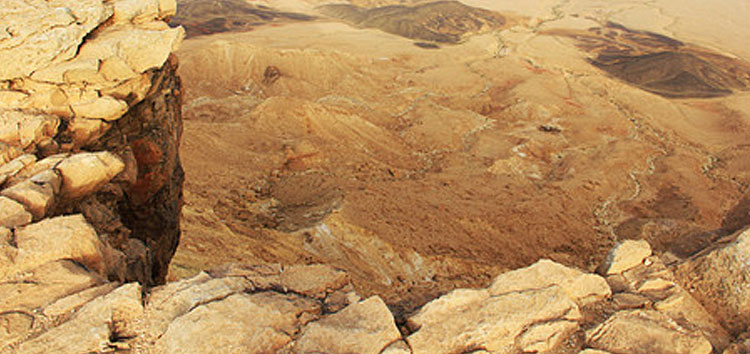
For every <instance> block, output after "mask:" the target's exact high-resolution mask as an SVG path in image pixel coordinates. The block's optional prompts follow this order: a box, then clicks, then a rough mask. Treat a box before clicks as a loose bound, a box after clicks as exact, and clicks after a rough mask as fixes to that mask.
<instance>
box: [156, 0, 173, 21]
mask: <svg viewBox="0 0 750 354" xmlns="http://www.w3.org/2000/svg"><path fill="white" fill-rule="evenodd" d="M159 12H160V13H159V17H160V18H166V17H169V16H174V15H175V14H176V13H177V1H176V0H159Z"/></svg>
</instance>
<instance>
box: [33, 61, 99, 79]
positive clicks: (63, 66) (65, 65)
mask: <svg viewBox="0 0 750 354" xmlns="http://www.w3.org/2000/svg"><path fill="white" fill-rule="evenodd" d="M98 69H99V61H98V60H96V59H76V60H71V61H66V62H62V63H57V64H53V65H50V66H48V67H46V68H43V69H39V70H37V71H36V72H34V74H32V75H31V78H32V79H33V80H36V81H43V82H48V83H54V84H63V83H65V82H67V81H68V80H66V79H65V74H66V73H67V72H69V71H73V70H84V71H94V72H96V71H97V70H98Z"/></svg>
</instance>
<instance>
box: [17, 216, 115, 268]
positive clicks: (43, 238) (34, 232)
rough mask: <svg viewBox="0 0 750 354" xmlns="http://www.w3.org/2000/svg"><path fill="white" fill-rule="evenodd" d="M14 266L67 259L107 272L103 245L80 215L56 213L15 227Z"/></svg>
mask: <svg viewBox="0 0 750 354" xmlns="http://www.w3.org/2000/svg"><path fill="white" fill-rule="evenodd" d="M16 246H17V248H18V255H17V256H16V259H15V262H16V270H17V271H24V270H27V269H32V268H35V267H37V266H39V265H42V264H44V263H47V262H51V261H55V260H60V259H68V260H73V261H76V262H78V263H80V264H82V265H83V266H85V267H86V268H87V269H89V270H91V271H94V272H96V273H98V274H101V275H105V276H106V274H107V269H106V266H107V260H106V259H105V256H106V254H107V250H106V247H107V246H105V245H104V244H103V243H102V241H101V240H99V237H98V236H97V235H96V231H94V229H93V228H92V227H91V225H89V224H88V223H87V222H86V220H85V219H84V218H83V215H80V214H77V215H70V216H58V217H55V218H51V219H45V220H42V221H40V222H38V223H36V224H31V225H28V226H25V227H22V228H20V229H18V230H16Z"/></svg>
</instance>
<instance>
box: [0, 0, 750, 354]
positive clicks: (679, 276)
mask: <svg viewBox="0 0 750 354" xmlns="http://www.w3.org/2000/svg"><path fill="white" fill-rule="evenodd" d="M174 10H175V3H174V1H173V0H150V1H142V0H84V1H77V2H73V1H64V0H52V1H42V0H21V1H18V0H13V1H11V0H0V19H2V21H7V23H5V22H4V23H3V25H4V26H5V28H6V31H5V33H4V34H0V59H2V60H3V61H4V63H7V65H4V66H3V67H2V68H0V105H1V107H0V351H2V352H18V353H49V352H53V353H82V352H85V353H89V352H116V351H124V352H127V351H129V352H135V353H175V352H180V353H182V352H184V353H206V352H220V353H224V352H227V353H229V352H248V353H268V352H281V353H321V352H325V353H351V352H355V353H374V354H377V353H466V352H493V353H515V352H527V353H537V352H578V351H581V352H582V353H654V352H659V353H712V352H717V353H718V352H722V351H724V352H725V353H728V354H734V353H746V352H748V350H750V340H749V339H748V338H750V331H749V328H748V326H749V325H750V323H748V318H750V313H748V309H750V292H749V291H748V289H750V273H749V272H748V269H750V264H749V263H748V254H750V249H749V248H748V244H749V242H750V231H747V230H746V231H740V232H738V233H737V234H735V235H733V236H731V237H730V238H728V239H727V240H726V242H725V243H723V244H719V245H717V246H716V247H715V248H712V249H709V250H706V251H704V252H702V253H699V254H697V255H695V256H694V257H692V258H690V259H688V260H686V261H684V262H682V263H679V264H676V265H675V266H674V267H672V268H669V267H667V266H666V265H665V264H664V262H663V261H662V260H661V258H660V257H658V256H656V255H654V254H653V252H652V250H651V247H650V246H649V244H648V243H647V242H645V241H625V242H622V243H620V244H618V245H616V246H615V247H614V248H613V249H612V251H611V252H610V254H609V256H608V257H607V258H606V260H605V262H604V264H603V265H602V266H601V267H600V268H599V270H600V271H599V273H600V275H597V274H591V273H587V272H584V271H581V270H578V269H575V268H571V267H567V266H564V265H562V264H559V263H556V262H553V261H550V260H546V259H545V260H540V261H538V262H537V263H535V264H533V265H531V266H529V267H526V268H523V269H518V270H514V271H510V272H506V273H503V274H500V275H498V276H497V277H496V278H495V279H494V280H493V281H492V283H491V284H490V286H489V287H487V288H484V289H457V290H454V291H451V292H449V293H447V294H444V295H443V296H441V297H439V298H437V299H434V300H433V301H431V302H429V303H428V304H426V305H425V306H423V307H422V308H421V309H418V310H416V311H415V312H414V313H411V314H407V315H406V316H405V317H404V318H403V320H404V321H403V322H402V321H401V318H399V321H398V323H397V320H396V319H395V318H394V316H393V314H392V312H391V311H390V309H389V308H388V305H386V303H385V302H384V301H383V300H382V299H381V298H380V297H378V296H372V297H369V298H367V299H363V298H361V297H360V296H359V295H358V294H357V293H356V291H355V288H354V286H353V284H352V282H351V279H350V277H349V275H348V274H347V273H346V272H344V271H341V270H338V269H335V268H333V267H331V266H327V265H298V266H282V265H278V264H264V265H239V264H229V265H226V266H223V267H221V268H219V269H214V270H212V271H209V272H201V273H200V274H198V275H196V276H194V277H192V278H189V279H184V280H181V281H177V282H173V283H169V284H161V285H160V283H163V282H164V279H165V275H166V267H167V265H168V263H169V260H170V258H171V257H172V254H173V252H174V250H175V247H176V245H177V243H178V240H179V232H180V231H179V222H178V221H179V213H180V208H181V185H182V179H183V174H182V169H181V167H180V161H179V152H178V145H179V141H180V135H181V129H182V127H181V116H180V104H181V102H180V100H181V92H180V81H179V78H178V77H176V75H175V70H176V66H177V62H176V60H175V59H174V58H173V57H171V56H170V52H171V51H172V50H173V49H174V48H175V46H177V45H178V44H179V42H180V40H181V38H182V36H183V32H182V31H181V29H179V28H176V29H173V28H169V27H168V26H167V25H166V23H165V22H164V21H163V20H164V19H165V18H166V17H168V16H170V15H171V14H173V13H174ZM269 124H272V123H269ZM322 249H324V248H322ZM673 271H674V273H673ZM154 285H160V286H155V287H154ZM686 289H688V290H686ZM694 296H695V297H694Z"/></svg>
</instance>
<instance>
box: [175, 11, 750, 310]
mask: <svg viewBox="0 0 750 354" xmlns="http://www.w3.org/2000/svg"><path fill="white" fill-rule="evenodd" d="M623 3H626V2H623ZM263 4H264V6H269V8H273V9H275V11H292V10H293V11H296V12H297V13H306V14H308V15H310V16H315V17H316V18H317V19H316V20H315V21H306V22H295V23H288V24H275V25H272V26H260V27H257V28H255V29H254V30H253V31H251V32H235V33H225V34H218V35H212V36H202V37H196V38H194V39H190V40H188V41H186V43H185V45H184V46H183V48H182V49H181V50H180V52H179V53H178V56H179V57H180V60H181V63H182V64H181V69H180V70H181V71H180V74H181V75H182V77H183V79H184V82H185V86H186V88H185V95H186V96H185V97H186V99H185V107H184V114H185V119H186V122H185V140H184V143H183V146H182V149H183V154H184V156H185V165H186V173H187V184H186V201H187V204H186V207H185V210H184V230H185V234H184V238H183V243H182V245H181V246H180V249H179V251H178V253H177V256H176V258H175V262H174V263H173V267H172V274H173V275H174V276H175V277H179V276H182V275H186V274H190V273H192V272H193V271H194V270H195V269H200V268H201V267H203V266H204V265H207V264H209V265H213V264H220V263H223V262H226V261H239V260H243V261H246V260H258V261H266V262H285V263H315V262H322V263H327V264H333V265H335V266H338V267H341V268H343V269H346V270H347V271H349V272H350V274H352V277H353V280H354V284H355V286H357V287H358V289H360V290H361V291H363V292H364V293H365V294H373V293H378V294H383V295H384V296H385V297H386V300H387V302H389V303H390V304H391V305H398V304H400V305H399V306H404V307H405V308H411V307H412V306H414V305H418V304H419V303H421V302H423V301H425V300H426V299H429V298H431V297H434V296H435V295H436V294H439V293H442V292H444V291H446V290H447V289H451V288H453V287H456V286H479V285H484V284H486V283H487V282H488V281H489V279H491V277H492V276H493V275H494V274H497V273H498V272H500V271H502V270H505V269H513V268H517V267H521V266H525V265H528V264H530V263H532V262H534V261H536V260H537V259H539V258H543V257H549V258H552V259H554V260H556V261H559V262H562V263H565V264H571V265H576V266H580V267H584V268H589V269H591V268H593V267H594V266H595V265H596V264H599V263H600V261H601V260H602V257H603V256H604V253H605V251H606V250H607V249H609V248H610V247H611V246H612V245H613V243H614V242H615V240H618V239H630V238H644V239H646V240H648V241H649V242H651V243H652V244H653V245H654V246H655V247H656V249H657V250H658V251H659V252H667V253H669V254H672V255H674V256H676V257H687V256H689V255H691V254H693V253H695V252H698V251H700V250H701V249H702V248H703V247H705V246H706V245H708V244H710V243H711V242H712V241H713V240H715V239H718V238H720V237H721V236H723V235H726V234H727V233H730V232H733V231H735V230H736V229H737V227H728V226H727V225H728V224H729V222H728V221H727V220H726V215H727V214H728V213H730V214H732V213H734V214H732V215H740V214H743V212H742V211H741V210H744V209H743V208H744V207H743V205H747V203H740V200H741V199H742V197H743V195H744V193H745V191H746V187H747V184H748V183H749V182H750V176H748V175H747V171H748V166H747V163H746V161H745V159H744V158H743V157H742V156H743V154H742V153H741V151H744V150H743V149H746V148H747V145H746V141H747V137H748V134H750V131H749V130H748V117H749V116H748V114H749V113H750V106H749V105H748V104H747V102H748V100H747V97H748V94H747V93H745V92H744V91H743V89H744V88H745V86H746V83H747V72H746V71H743V70H745V69H743V68H745V67H747V64H746V62H744V61H743V59H742V58H740V57H736V56H732V55H731V54H727V53H728V52H729V51H730V50H731V49H732V48H728V49H727V52H719V51H716V50H712V49H707V47H704V46H702V45H700V43H691V42H690V41H689V39H690V37H689V36H688V38H682V37H679V36H676V35H674V34H672V33H670V30H668V29H666V28H662V29H661V30H658V29H654V28H639V27H634V28H629V27H627V26H628V25H629V22H628V16H624V15H623V12H622V11H621V12H617V13H614V14H613V13H609V14H607V13H603V12H602V10H601V9H600V8H598V7H596V6H594V5H590V6H589V7H586V6H583V5H581V4H578V5H575V6H573V5H565V4H561V5H559V6H550V7H546V8H544V9H537V10H534V11H536V12H534V11H531V10H528V9H524V8H523V7H518V8H517V9H516V11H514V12H511V11H506V10H505V8H507V7H510V5H509V4H505V3H503V2H499V3H496V5H495V7H496V8H493V7H492V6H486V8H485V9H483V10H478V9H473V8H471V7H469V6H465V5H460V6H453V5H451V6H452V7H450V9H449V10H444V9H443V10H441V11H442V12H439V14H440V15H439V16H438V17H439V18H442V19H446V20H445V26H448V27H440V26H437V27H436V28H447V29H446V30H447V31H452V30H453V29H455V28H456V27H455V26H454V24H455V23H456V22H455V21H454V22H451V21H450V20H449V19H450V18H463V19H471V18H472V16H475V15H472V13H480V14H483V15H484V16H488V15H486V14H488V13H492V15H491V16H490V17H492V18H497V19H502V18H506V17H507V18H513V19H514V22H515V21H517V22H518V24H515V23H510V24H508V25H505V26H498V27H487V26H483V25H481V23H482V22H481V21H479V20H472V21H474V22H475V23H476V24H477V26H479V27H476V28H480V27H481V28H483V29H485V30H488V31H489V32H487V33H485V34H479V35H474V36H466V37H462V38H463V39H462V42H461V43H460V44H455V45H451V44H443V43H440V44H438V45H435V46H431V48H430V49H424V48H421V47H418V46H414V45H413V42H412V39H410V38H416V40H417V41H424V40H425V39H426V38H423V37H419V36H416V37H415V36H413V35H410V33H411V32H409V33H403V34H402V36H400V35H397V34H396V35H394V34H391V33H393V32H394V31H392V30H389V28H394V27H393V26H397V25H396V23H397V22H398V21H400V17H398V16H396V17H393V18H392V19H393V21H394V22H393V23H389V22H388V19H389V17H387V16H384V17H380V20H379V21H381V22H382V23H378V24H377V25H375V27H378V28H382V29H383V30H382V31H381V30H379V29H376V28H360V27H370V25H363V26H357V27H353V26H351V25H350V24H349V23H352V22H347V23H342V22H338V20H337V19H335V18H329V17H327V15H326V12H327V13H328V14H329V15H330V13H331V11H330V7H329V8H328V9H329V10H327V11H322V13H321V12H319V10H320V8H319V7H318V6H319V5H321V4H322V3H319V2H295V3H294V6H292V5H289V4H285V3H284V2H273V1H269V2H264V3H263ZM441 4H445V3H441ZM451 4H452V3H451ZM467 4H469V5H478V6H485V5H482V4H480V3H479V2H467ZM357 5H360V6H367V4H361V3H357ZM376 5H378V6H380V5H385V6H388V5H390V4H376ZM285 6H286V7H285ZM337 6H338V7H337V8H338V9H351V7H348V6H349V5H337ZM400 6H401V7H396V8H397V9H401V13H408V14H410V16H412V15H413V16H420V14H422V12H420V11H417V10H414V11H411V12H409V11H405V12H404V11H403V9H404V8H407V9H408V8H409V7H408V6H411V5H410V4H405V5H400ZM404 6H406V7H404ZM420 6H422V7H418V8H415V9H419V8H425V7H424V6H425V5H420ZM441 6H442V5H441ZM639 6H640V5H639ZM649 6H650V5H649ZM649 6H646V5H643V6H642V7H643V8H642V10H643V11H644V12H648V11H649V9H650V8H652V7H649ZM664 6H665V7H668V6H671V5H669V4H666V5H664ZM613 8H614V9H617V8H618V7H617V6H615V7H613ZM324 9H326V8H325V7H324ZM358 9H359V10H357V11H358V13H360V14H368V13H378V12H377V11H385V10H378V9H376V8H370V10H364V9H365V8H358ZM381 9H382V8H381ZM491 10H496V11H495V12H490V11H491ZM388 11H393V8H390V10H388ZM446 11H447V12H446ZM613 11H614V10H613ZM427 13H428V15H429V16H435V15H434V14H432V15H430V13H429V11H428V12H427ZM428 15H425V16H428ZM689 15H690V14H687V16H689ZM429 16H428V17H429ZM665 16H666V15H665ZM428 17H425V19H424V20H425V22H423V23H430V22H429V21H428V20H429V18H428ZM610 20H617V21H619V22H618V23H622V25H614V24H612V21H610ZM349 21H352V20H349ZM410 21H411V20H410ZM355 22H356V21H355ZM412 22H414V23H420V22H419V21H412ZM662 22H663V23H667V22H668V21H667V19H662ZM498 23H499V24H501V23H502V22H498ZM630 23H633V24H634V25H635V26H638V25H639V23H638V22H637V21H632V20H631V21H630ZM660 23H661V22H660ZM458 26H459V27H461V25H460V21H459V25H458ZM472 28H473V27H472ZM465 30H466V31H467V33H470V32H477V31H473V30H472V29H471V28H465ZM478 32H481V31H478ZM610 32H612V33H610ZM657 32H660V33H661V34H657ZM583 34H585V36H583ZM430 39H433V40H435V41H436V42H441V41H440V40H438V39H436V38H430ZM438 47H439V49H434V48H438ZM617 48H631V49H628V50H624V49H623V50H619V49H617ZM433 49H434V50H433ZM618 50H619V51H618ZM615 52H617V53H615ZM618 53H619V54H618ZM615 55H619V57H616V56H615ZM592 58H593V59H592ZM636 60H637V61H638V63H634V61H636ZM592 64H593V65H592ZM639 66H642V67H647V68H649V69H648V70H644V69H640V68H639ZM654 67H656V68H657V69H650V68H654ZM659 67H663V68H665V69H658V68H659ZM666 68H671V69H666ZM681 73H687V74H681ZM691 73H692V74H693V75H692V78H690V79H689V80H688V78H686V76H690V75H689V74H691ZM680 80H682V81H680ZM688 84H691V85H693V86H690V85H688ZM669 90H673V91H669ZM674 90H677V91H674ZM652 92H656V93H659V94H660V95H657V94H653V93H652ZM665 96H666V97H665ZM675 96H678V97H701V98H683V99H675V98H670V97H675ZM714 96H723V97H718V98H711V99H705V98H702V97H714ZM740 209H741V210H740ZM734 224H741V222H739V223H738V222H734ZM738 227H739V226H738Z"/></svg>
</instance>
